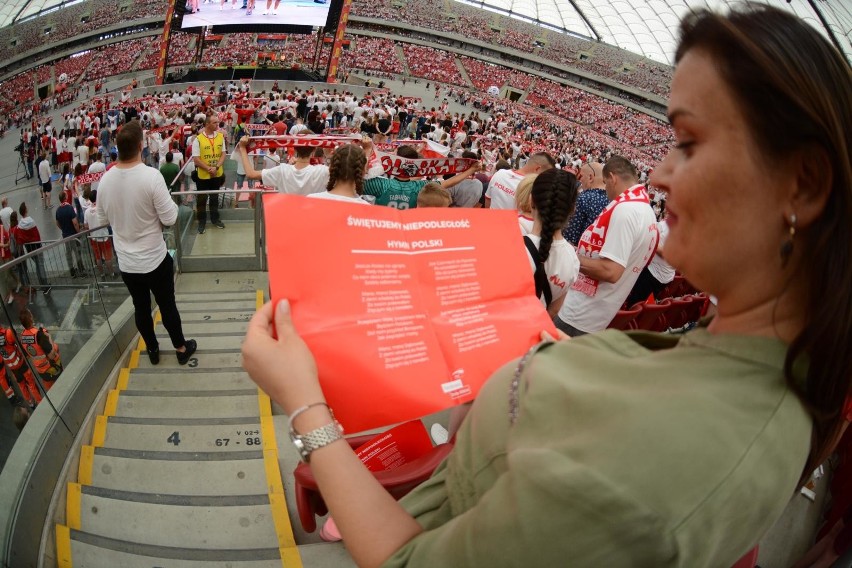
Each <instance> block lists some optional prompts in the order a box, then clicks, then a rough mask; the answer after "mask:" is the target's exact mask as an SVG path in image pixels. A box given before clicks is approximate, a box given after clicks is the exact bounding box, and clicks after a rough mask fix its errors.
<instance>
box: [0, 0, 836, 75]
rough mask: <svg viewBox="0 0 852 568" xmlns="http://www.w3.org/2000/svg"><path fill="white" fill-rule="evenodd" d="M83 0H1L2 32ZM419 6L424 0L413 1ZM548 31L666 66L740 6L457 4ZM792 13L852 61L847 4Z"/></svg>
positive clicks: (826, 2)
mask: <svg viewBox="0 0 852 568" xmlns="http://www.w3.org/2000/svg"><path fill="white" fill-rule="evenodd" d="M83 1H85V0H2V1H0V27H5V26H7V25H10V24H13V23H15V22H19V21H21V20H25V19H28V18H30V17H33V16H36V15H38V14H41V13H44V12H48V11H52V10H56V9H59V8H61V7H63V6H68V5H71V4H77V3H78V2H83ZM412 1H415V2H416V1H422V0H412ZM457 1H459V2H462V3H464V4H469V5H472V6H477V7H481V8H484V9H486V10H491V11H494V12H498V13H502V14H506V15H509V16H512V17H515V18H519V19H522V20H526V21H530V22H533V23H537V24H540V25H544V26H547V27H549V28H551V29H556V30H559V31H565V32H568V33H572V34H576V35H580V36H583V37H586V38H591V39H593V40H597V41H602V42H604V43H608V44H610V45H615V46H618V47H620V48H623V49H626V50H628V51H631V52H633V53H637V54H639V55H643V56H645V57H648V58H650V59H653V60H655V61H659V62H661V63H667V64H670V63H671V62H672V59H673V56H674V50H675V46H676V44H677V30H678V22H679V21H680V19H681V17H682V16H683V15H684V14H685V13H687V12H688V11H690V10H696V9H699V8H710V9H715V10H718V9H723V10H724V9H726V8H728V7H732V6H736V5H739V4H741V3H742V2H741V0H457ZM761 1H762V2H764V3H767V4H772V5H775V6H778V7H780V8H782V9H786V10H788V11H790V12H793V13H794V14H796V15H797V16H799V17H800V18H802V19H804V20H805V21H807V22H808V23H810V24H811V25H812V26H814V27H815V28H817V29H818V30H820V31H821V32H822V33H823V35H825V36H826V37H827V38H828V39H830V40H831V41H832V43H834V44H835V45H837V46H838V47H839V48H840V49H841V50H842V51H843V53H844V54H845V55H846V59H847V61H849V60H850V56H852V2H850V1H849V0H761Z"/></svg>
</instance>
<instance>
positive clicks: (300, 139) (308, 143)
mask: <svg viewBox="0 0 852 568" xmlns="http://www.w3.org/2000/svg"><path fill="white" fill-rule="evenodd" d="M359 142H361V137H360V136H318V135H301V134H300V135H297V136H289V135H282V136H252V138H251V139H250V140H249V143H248V151H249V152H252V151H254V150H258V149H265V150H269V149H272V148H295V147H297V146H303V147H309V148H337V147H338V146H340V145H342V144H357V143H359Z"/></svg>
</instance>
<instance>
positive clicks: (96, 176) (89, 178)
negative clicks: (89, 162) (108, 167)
mask: <svg viewBox="0 0 852 568" xmlns="http://www.w3.org/2000/svg"><path fill="white" fill-rule="evenodd" d="M104 173H105V172H95V173H93V174H80V175H78V176H77V178H76V181H77V183H92V182H95V181H100V179H101V178H102V177H104Z"/></svg>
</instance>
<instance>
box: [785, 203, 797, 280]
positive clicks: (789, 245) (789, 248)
mask: <svg viewBox="0 0 852 568" xmlns="http://www.w3.org/2000/svg"><path fill="white" fill-rule="evenodd" d="M788 224H789V226H790V229H789V231H790V234H789V236H788V237H787V240H786V241H784V242H783V243H782V244H781V266H782V267H786V266H787V262H788V261H789V260H790V255H792V254H793V238H794V237H795V236H796V214H795V213H792V214H791V215H790V220H789V222H788Z"/></svg>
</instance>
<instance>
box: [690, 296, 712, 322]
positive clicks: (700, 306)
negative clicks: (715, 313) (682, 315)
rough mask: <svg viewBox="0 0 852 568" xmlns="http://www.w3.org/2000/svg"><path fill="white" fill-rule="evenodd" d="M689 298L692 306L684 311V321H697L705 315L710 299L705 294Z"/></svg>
mask: <svg viewBox="0 0 852 568" xmlns="http://www.w3.org/2000/svg"><path fill="white" fill-rule="evenodd" d="M690 297H691V298H692V304H691V305H690V306H689V307H688V308H687V310H686V312H687V313H686V317H687V320H686V321H687V322H693V321H698V320H700V319H701V318H702V317H704V314H706V313H707V306H708V304H709V303H710V298H709V297H708V296H707V295H706V294H696V295H695V296H690Z"/></svg>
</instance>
